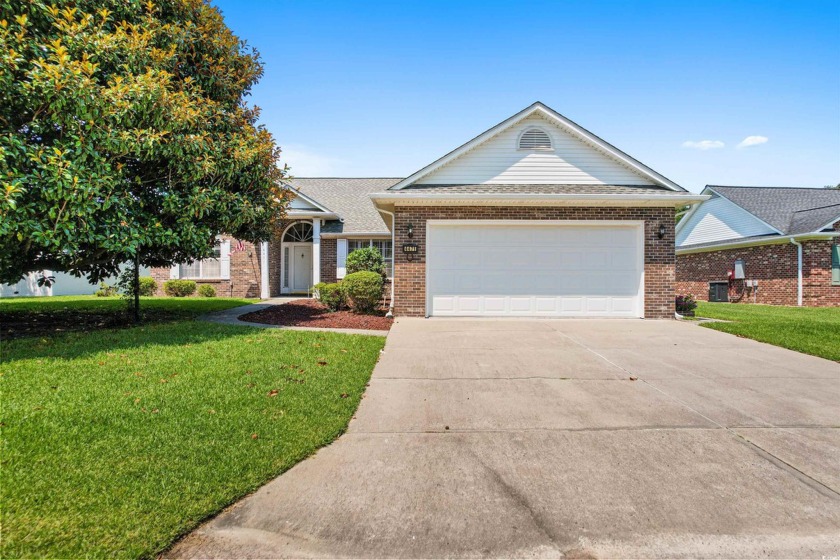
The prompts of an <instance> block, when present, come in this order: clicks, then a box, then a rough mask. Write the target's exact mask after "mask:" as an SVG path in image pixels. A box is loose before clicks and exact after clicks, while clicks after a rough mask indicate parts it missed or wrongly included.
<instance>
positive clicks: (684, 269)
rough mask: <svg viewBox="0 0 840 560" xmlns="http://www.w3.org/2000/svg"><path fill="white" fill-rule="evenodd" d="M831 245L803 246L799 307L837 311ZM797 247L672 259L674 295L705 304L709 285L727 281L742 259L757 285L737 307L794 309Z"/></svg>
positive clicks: (737, 288) (734, 290) (838, 290)
mask: <svg viewBox="0 0 840 560" xmlns="http://www.w3.org/2000/svg"><path fill="white" fill-rule="evenodd" d="M831 244H832V242H831V241H826V240H820V241H804V242H803V243H802V251H803V252H802V277H803V282H802V285H803V290H802V304H803V305H805V306H811V307H826V306H840V286H832V285H831ZM796 253H797V248H796V246H795V245H793V244H792V243H784V244H778V245H761V246H758V247H745V248H741V249H727V250H725V251H709V252H705V253H692V254H688V255H679V256H678V257H677V282H676V289H677V293H678V294H688V293H690V294H694V296H695V297H696V298H697V299H698V300H702V301H708V300H709V282H713V281H726V280H727V271H729V270H732V269H733V268H734V264H735V260H736V259H743V260H744V268H745V271H746V276H747V279H749V280H758V289H757V290H756V291H755V292H753V290H749V289H748V290H746V291H745V292H744V295H743V297H742V298H741V300H740V303H764V304H769V305H796V304H797V254H796ZM742 291H743V290H742V287H741V284H740V282H735V283H733V285H732V286H731V287H730V296H729V297H730V300H732V299H733V298H736V297H737V295H738V294H739V293H741V292H742Z"/></svg>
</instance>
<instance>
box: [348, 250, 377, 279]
mask: <svg viewBox="0 0 840 560" xmlns="http://www.w3.org/2000/svg"><path fill="white" fill-rule="evenodd" d="M344 266H346V267H347V274H354V273H356V272H365V271H367V272H375V273H377V274H385V261H383V260H382V253H380V252H379V249H377V248H376V247H363V248H361V249H356V250H355V251H353V252H352V253H350V254H349V255H347V260H346V261H345V263H344Z"/></svg>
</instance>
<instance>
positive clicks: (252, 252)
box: [152, 235, 260, 298]
mask: <svg viewBox="0 0 840 560" xmlns="http://www.w3.org/2000/svg"><path fill="white" fill-rule="evenodd" d="M221 238H222V239H226V240H230V245H231V249H233V248H234V247H235V246H236V244H237V240H236V239H234V238H233V237H231V236H229V235H222V236H221ZM259 253H260V251H259V248H258V247H257V246H255V245H254V244H253V243H248V242H245V243H244V249H243V250H242V251H237V252H234V253H231V255H230V279H229V280H196V284H197V285H199V286H201V285H202V284H209V285H210V286H213V287H214V288H215V289H216V295H217V296H219V297H248V298H255V297H260V254H259ZM152 278H154V279H155V281H156V282H157V285H158V291H157V295H160V296H162V295H166V294H164V293H163V283H164V282H166V281H167V280H169V268H153V269H152Z"/></svg>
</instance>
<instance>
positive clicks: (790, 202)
mask: <svg viewBox="0 0 840 560" xmlns="http://www.w3.org/2000/svg"><path fill="white" fill-rule="evenodd" d="M708 188H710V189H712V190H713V191H714V192H716V193H718V194H719V195H721V196H723V197H725V198H728V199H729V200H731V201H732V202H734V203H735V204H737V205H738V206H740V207H741V208H743V209H744V210H746V211H747V212H749V213H750V214H753V215H755V216H756V217H758V218H759V219H761V220H763V221H765V222H767V223H768V224H770V225H771V226H773V227H774V228H776V229H777V230H779V231H781V232H782V234H783V235H795V234H799V233H810V232H813V231H816V230H817V229H818V228H820V227H822V226H824V225H825V224H827V223H828V222H830V221H831V220H833V219H835V218H836V219H838V220H840V190H838V189H801V188H791V187H732V186H719V185H709V186H708Z"/></svg>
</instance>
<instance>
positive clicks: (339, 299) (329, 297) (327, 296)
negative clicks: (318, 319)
mask: <svg viewBox="0 0 840 560" xmlns="http://www.w3.org/2000/svg"><path fill="white" fill-rule="evenodd" d="M315 297H316V298H318V301H320V302H321V303H323V304H324V305H326V306H327V308H328V309H329V310H330V311H338V310H339V309H341V308H342V307H344V306H345V305H346V304H347V294H346V293H345V291H344V286H342V285H341V284H339V283H338V282H335V283H333V284H325V283H324V282H321V283H320V284H315Z"/></svg>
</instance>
